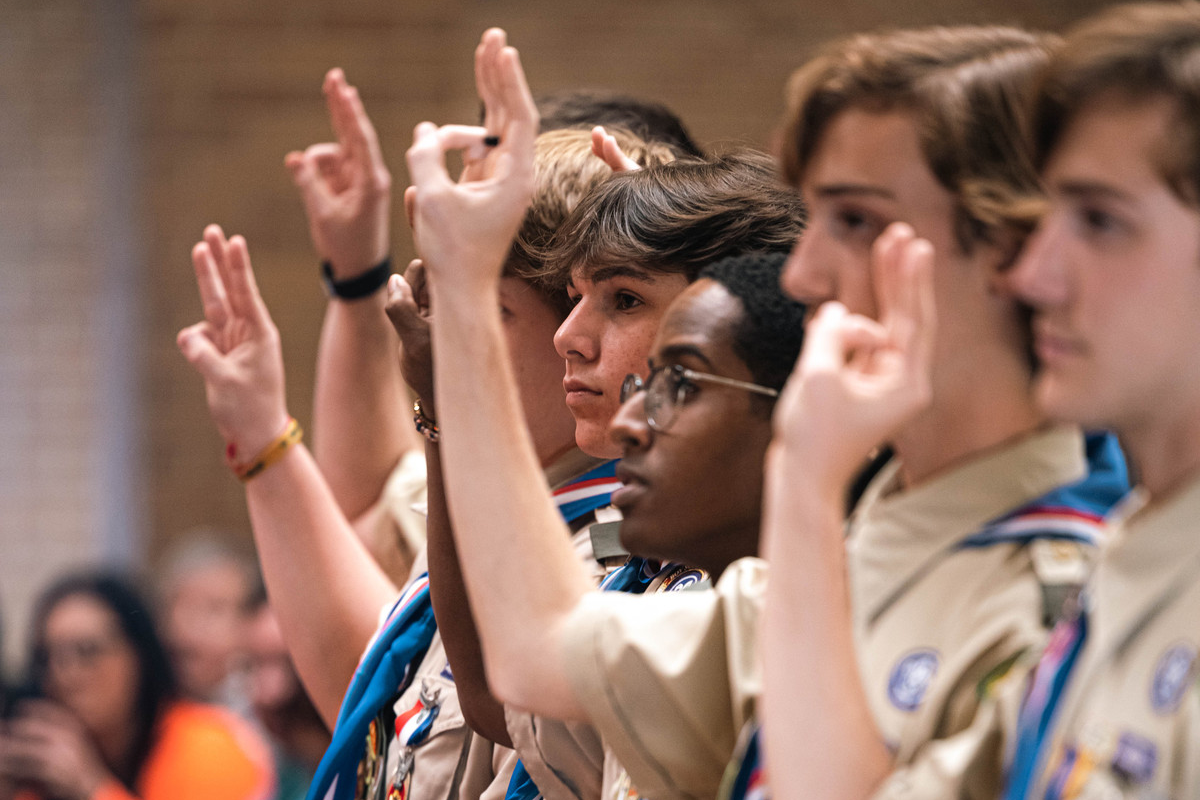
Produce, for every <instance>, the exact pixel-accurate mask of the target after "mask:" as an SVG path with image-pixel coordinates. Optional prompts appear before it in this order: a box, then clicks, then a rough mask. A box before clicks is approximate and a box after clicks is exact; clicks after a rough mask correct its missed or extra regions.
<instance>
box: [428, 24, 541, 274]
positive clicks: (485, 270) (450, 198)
mask: <svg viewBox="0 0 1200 800" xmlns="http://www.w3.org/2000/svg"><path fill="white" fill-rule="evenodd" d="M475 78H476V83H477V86H478V89H479V96H480V99H482V100H483V103H484V108H485V124H484V126H483V127H482V128H479V127H467V126H445V127H442V128H438V127H437V126H436V125H433V124H432V123H429V122H422V123H421V124H420V125H418V126H417V127H416V130H415V131H414V134H413V145H412V147H410V148H409V150H408V169H409V173H410V175H411V176H412V179H413V184H414V186H415V188H416V191H415V192H413V193H412V203H411V205H412V211H411V218H412V223H413V229H414V234H415V238H416V244H417V251H418V253H419V254H420V256H421V259H422V261H423V262H424V264H425V268H426V269H427V270H428V271H429V274H430V276H431V277H432V278H433V281H432V282H433V283H436V281H437V277H438V276H439V275H440V274H441V273H442V272H443V271H446V270H450V271H452V272H453V279H454V280H456V281H461V280H471V279H474V280H480V281H483V282H485V283H488V284H491V283H494V282H495V280H496V279H497V278H498V277H499V274H500V268H501V266H502V265H503V262H504V258H505V256H506V255H507V253H508V248H509V244H510V243H511V241H512V238H513V236H514V235H515V234H516V232H517V228H518V227H519V226H520V224H521V220H522V219H523V218H524V215H525V210H526V208H527V207H528V205H529V201H530V198H531V196H532V194H533V185H534V168H533V155H534V142H535V140H536V138H537V130H538V114H537V108H536V107H535V106H534V103H533V97H532V95H530V93H529V87H528V85H527V84H526V82H525V73H524V72H523V71H522V69H521V62H520V59H519V57H518V55H517V51H516V50H515V49H513V48H511V47H508V46H507V45H506V43H505V35H504V32H503V31H501V30H498V29H495V28H493V29H491V30H489V31H487V32H486V33H484V35H483V40H482V41H481V42H480V44H479V47H478V48H476V51H475ZM449 150H461V151H463V153H464V160H465V163H466V168H465V169H464V172H463V175H462V179H461V180H459V181H458V182H455V181H453V180H452V179H451V178H450V175H449V173H448V171H447V169H446V153H447V151H449ZM407 200H408V197H407V196H406V201H407Z"/></svg>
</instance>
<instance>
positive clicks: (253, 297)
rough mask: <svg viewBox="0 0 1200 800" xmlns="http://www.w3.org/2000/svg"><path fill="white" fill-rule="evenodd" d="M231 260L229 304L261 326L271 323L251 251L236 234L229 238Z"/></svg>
mask: <svg viewBox="0 0 1200 800" xmlns="http://www.w3.org/2000/svg"><path fill="white" fill-rule="evenodd" d="M227 254H228V262H229V283H228V285H227V291H228V293H229V306H230V308H231V309H232V310H233V313H234V314H237V315H238V317H240V318H241V319H244V320H246V321H248V322H251V323H253V324H255V325H258V326H260V327H266V326H268V325H269V323H270V315H269V314H268V313H267V307H266V304H265V303H263V300H262V295H260V294H259V291H258V282H257V281H256V280H255V279H254V270H253V269H251V267H250V252H249V250H248V249H247V248H246V240H245V239H244V238H242V237H241V236H234V237H233V238H232V239H230V240H229V247H228V250H227Z"/></svg>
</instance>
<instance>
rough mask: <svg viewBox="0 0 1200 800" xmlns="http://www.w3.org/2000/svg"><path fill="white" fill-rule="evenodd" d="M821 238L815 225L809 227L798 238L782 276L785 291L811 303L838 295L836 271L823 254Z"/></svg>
mask: <svg viewBox="0 0 1200 800" xmlns="http://www.w3.org/2000/svg"><path fill="white" fill-rule="evenodd" d="M821 238H822V234H821V232H820V230H819V229H818V228H816V227H810V228H808V229H807V230H805V231H804V232H803V233H801V234H800V235H799V236H798V237H796V243H795V245H793V247H792V252H791V254H790V255H788V259H787V262H786V263H785V264H784V265H783V275H782V276H781V277H780V285H781V286H782V287H783V291H784V293H785V294H787V295H788V296H789V297H791V298H792V299H793V300H799V301H800V302H802V303H807V304H809V305H812V306H816V305H818V304H820V303H822V302H824V301H826V300H831V299H833V298H834V297H836V296H837V283H836V281H835V280H834V272H833V270H831V269H828V267H827V264H826V262H825V261H823V260H822V257H821V244H822V242H821ZM823 264H826V266H822V265H823Z"/></svg>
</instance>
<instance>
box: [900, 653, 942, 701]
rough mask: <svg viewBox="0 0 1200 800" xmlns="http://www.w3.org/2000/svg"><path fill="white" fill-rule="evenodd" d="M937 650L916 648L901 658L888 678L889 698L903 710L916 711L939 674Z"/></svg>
mask: <svg viewBox="0 0 1200 800" xmlns="http://www.w3.org/2000/svg"><path fill="white" fill-rule="evenodd" d="M938 662H939V657H938V653H937V651H936V650H916V651H913V652H911V653H909V654H908V655H906V656H904V657H903V658H901V659H900V660H899V661H898V662H896V666H895V667H893V668H892V674H891V675H890V676H889V678H888V699H889V700H891V701H892V705H894V706H895V707H896V708H898V709H900V710H901V711H916V710H917V709H918V708H920V706H921V701H922V700H924V699H925V693H926V692H927V691H928V690H929V685H930V684H931V683H933V677H934V675H936V674H937V670H938Z"/></svg>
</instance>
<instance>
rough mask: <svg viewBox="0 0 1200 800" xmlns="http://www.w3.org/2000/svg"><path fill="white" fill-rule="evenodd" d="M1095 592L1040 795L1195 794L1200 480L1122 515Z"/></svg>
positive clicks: (1199, 708)
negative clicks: (1057, 789) (1052, 789)
mask: <svg viewBox="0 0 1200 800" xmlns="http://www.w3.org/2000/svg"><path fill="white" fill-rule="evenodd" d="M1132 507H1133V504H1131V508H1132ZM1089 594H1090V597H1089V598H1088V601H1087V603H1086V606H1087V608H1088V612H1087V613H1088V616H1087V623H1088V630H1087V638H1086V639H1085V640H1084V645H1083V651H1082V652H1081V653H1080V655H1079V661H1078V663H1077V664H1076V666H1075V669H1074V672H1073V674H1072V675H1071V677H1070V678H1069V681H1068V684H1067V688H1066V694H1065V695H1064V697H1063V701H1062V706H1061V707H1060V708H1059V710H1058V713H1057V718H1056V721H1055V733H1054V739H1053V740H1052V741H1051V743H1050V746H1049V748H1048V749H1047V753H1049V756H1048V758H1047V761H1046V763H1045V764H1044V765H1043V769H1042V775H1041V780H1040V785H1039V788H1038V790H1037V791H1035V793H1034V794H1033V797H1037V798H1041V797H1043V796H1045V794H1046V791H1045V790H1046V786H1047V784H1048V783H1049V782H1051V781H1052V782H1054V783H1055V784H1057V785H1059V786H1061V787H1062V791H1061V793H1060V794H1059V796H1061V797H1064V798H1080V799H1081V800H1082V799H1083V798H1086V799H1087V800H1094V799H1095V798H1146V800H1150V798H1173V799H1174V800H1194V799H1195V798H1198V797H1200V693H1198V691H1197V668H1198V664H1197V659H1196V654H1197V652H1198V651H1200V479H1194V480H1192V481H1191V482H1190V484H1188V485H1187V486H1185V487H1183V488H1181V489H1180V490H1178V491H1177V492H1175V493H1173V494H1172V495H1171V496H1170V497H1168V498H1164V500H1163V501H1162V502H1161V503H1155V504H1151V505H1147V506H1145V507H1144V508H1141V509H1140V510H1134V511H1132V515H1131V516H1127V517H1126V518H1125V520H1124V522H1123V523H1118V524H1117V526H1116V530H1115V531H1114V534H1113V538H1112V543H1111V545H1110V547H1109V548H1108V549H1107V550H1106V551H1105V553H1104V555H1103V557H1102V559H1101V561H1100V564H1099V565H1098V566H1097V569H1096V575H1095V579H1094V581H1093V583H1092V584H1091V587H1090V589H1089Z"/></svg>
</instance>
